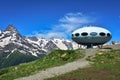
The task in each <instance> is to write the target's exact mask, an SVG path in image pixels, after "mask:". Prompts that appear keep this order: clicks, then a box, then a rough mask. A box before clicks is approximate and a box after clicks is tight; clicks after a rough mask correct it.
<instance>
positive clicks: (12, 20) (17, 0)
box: [0, 0, 120, 41]
mask: <svg viewBox="0 0 120 80" xmlns="http://www.w3.org/2000/svg"><path fill="white" fill-rule="evenodd" d="M8 24H13V25H14V26H15V27H16V28H17V29H18V31H19V32H20V33H21V34H22V35H27V36H30V35H37V36H42V37H46V38H50V37H64V38H68V39H70V36H71V32H72V31H73V30H75V29H77V28H80V27H82V26H85V25H93V26H100V27H104V28H106V29H108V30H109V31H110V32H111V33H112V35H113V38H112V40H115V41H120V29H119V27H120V1H119V0H0V29H2V30H4V29H5V28H6V27H7V25H8Z"/></svg>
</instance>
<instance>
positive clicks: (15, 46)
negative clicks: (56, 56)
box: [0, 25, 78, 57]
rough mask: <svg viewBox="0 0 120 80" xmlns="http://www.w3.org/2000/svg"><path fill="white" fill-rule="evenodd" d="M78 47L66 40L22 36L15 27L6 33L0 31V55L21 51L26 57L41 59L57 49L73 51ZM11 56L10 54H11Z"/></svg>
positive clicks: (8, 29)
mask: <svg viewBox="0 0 120 80" xmlns="http://www.w3.org/2000/svg"><path fill="white" fill-rule="evenodd" d="M74 48H78V45H77V44H76V43H74V42H71V41H69V40H66V39H49V40H47V39H44V38H40V37H36V36H33V37H26V36H22V35H21V34H20V33H19V32H18V30H17V29H16V28H15V27H14V26H13V25H8V27H7V28H6V29H5V31H2V30H0V53H3V52H9V53H12V52H14V51H19V52H21V53H23V54H26V55H33V56H36V57H39V55H40V54H49V53H50V52H51V51H53V50H56V49H61V50H71V49H74ZM9 55H10V54H9Z"/></svg>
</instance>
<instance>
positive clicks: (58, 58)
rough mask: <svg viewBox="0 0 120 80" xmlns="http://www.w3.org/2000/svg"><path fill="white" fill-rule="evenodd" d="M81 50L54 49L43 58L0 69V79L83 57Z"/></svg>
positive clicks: (31, 72)
mask: <svg viewBox="0 0 120 80" xmlns="http://www.w3.org/2000/svg"><path fill="white" fill-rule="evenodd" d="M82 52H83V50H56V51H53V52H52V53H50V54H49V55H48V56H46V57H44V58H43V59H40V60H36V61H33V62H30V63H26V64H21V65H19V66H13V67H9V68H5V69H2V70H0V80H13V79H15V78H19V77H24V76H29V75H32V74H35V73H37V72H39V71H40V70H45V69H46V68H50V67H54V66H59V65H63V64H65V63H68V62H72V61H74V60H77V59H80V58H82V57H84V54H82Z"/></svg>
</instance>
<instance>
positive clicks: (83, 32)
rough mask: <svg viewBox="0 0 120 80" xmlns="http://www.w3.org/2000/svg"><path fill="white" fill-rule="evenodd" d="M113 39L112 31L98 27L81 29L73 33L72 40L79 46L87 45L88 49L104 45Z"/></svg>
mask: <svg viewBox="0 0 120 80" xmlns="http://www.w3.org/2000/svg"><path fill="white" fill-rule="evenodd" d="M111 38H112V35H111V33H110V31H108V30H107V29H105V28H101V27H96V26H89V27H83V28H79V29H77V30H75V31H74V32H73V33H72V40H73V41H75V42H76V43H78V44H81V45H86V46H87V48H92V47H93V46H96V45H102V44H104V43H106V42H108V41H109V40H110V39H111Z"/></svg>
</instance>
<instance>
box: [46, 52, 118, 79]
mask: <svg viewBox="0 0 120 80" xmlns="http://www.w3.org/2000/svg"><path fill="white" fill-rule="evenodd" d="M88 60H89V61H91V62H92V63H91V65H92V66H91V67H89V68H84V69H79V70H76V71H73V72H70V73H67V74H64V75H61V76H56V77H55V78H51V79H47V80H120V50H112V51H107V52H100V53H99V54H96V55H95V56H91V57H89V58H88Z"/></svg>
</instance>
